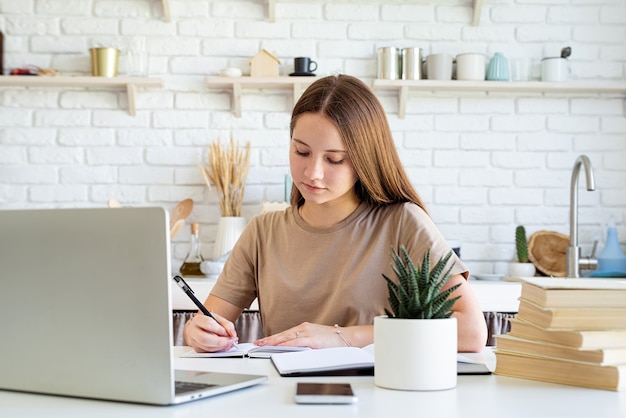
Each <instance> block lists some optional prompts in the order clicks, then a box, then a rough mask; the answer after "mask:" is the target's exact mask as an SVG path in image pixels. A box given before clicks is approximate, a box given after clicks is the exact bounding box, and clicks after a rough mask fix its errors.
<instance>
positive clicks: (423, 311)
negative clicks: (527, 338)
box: [374, 246, 460, 390]
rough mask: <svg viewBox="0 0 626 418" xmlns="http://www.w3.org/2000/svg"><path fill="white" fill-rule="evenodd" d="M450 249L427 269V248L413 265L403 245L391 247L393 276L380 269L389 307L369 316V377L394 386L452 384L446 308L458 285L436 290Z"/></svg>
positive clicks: (453, 327) (452, 336) (450, 321)
mask: <svg viewBox="0 0 626 418" xmlns="http://www.w3.org/2000/svg"><path fill="white" fill-rule="evenodd" d="M451 255H452V251H450V252H449V253H448V254H447V255H446V256H444V257H442V258H441V259H440V260H439V261H438V262H437V263H436V264H435V265H434V266H433V267H432V268H431V263H430V249H429V250H428V251H427V252H426V254H425V255H424V258H423V260H422V263H421V264H420V265H418V266H415V264H414V263H413V262H412V261H411V258H410V256H409V253H408V251H407V250H406V248H405V247H404V246H402V247H401V248H400V254H398V252H397V251H395V249H394V251H393V254H392V259H393V271H394V273H395V274H396V276H397V279H398V280H397V281H394V280H391V279H390V278H389V277H387V276H385V275H384V274H383V278H384V279H385V281H386V282H387V288H388V290H389V304H390V306H391V311H389V310H386V313H387V315H386V316H378V317H376V318H374V351H375V358H376V361H375V367H374V381H375V383H376V385H377V386H380V387H384V388H388V389H399V390H442V389H451V388H453V387H455V386H456V380H457V367H456V356H457V322H456V318H453V317H452V316H451V315H452V307H453V306H454V303H455V302H456V300H457V299H458V298H459V297H460V296H456V297H451V294H452V293H453V292H454V291H455V290H456V289H457V288H458V287H459V286H460V284H457V285H454V286H452V287H450V288H448V289H447V290H444V291H442V290H441V289H442V288H443V286H444V285H445V284H446V283H447V282H448V280H449V279H450V277H451V274H450V271H451V269H452V266H451V267H449V268H447V269H446V265H447V264H448V261H449V260H450V257H451Z"/></svg>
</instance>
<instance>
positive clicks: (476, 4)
mask: <svg viewBox="0 0 626 418" xmlns="http://www.w3.org/2000/svg"><path fill="white" fill-rule="evenodd" d="M472 6H473V8H474V10H473V12H472V25H474V26H478V25H479V24H480V13H481V12H482V9H483V0H473V3H472Z"/></svg>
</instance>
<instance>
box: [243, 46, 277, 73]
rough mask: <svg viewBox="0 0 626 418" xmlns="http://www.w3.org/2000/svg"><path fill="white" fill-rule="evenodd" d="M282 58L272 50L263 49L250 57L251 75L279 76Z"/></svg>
mask: <svg viewBox="0 0 626 418" xmlns="http://www.w3.org/2000/svg"><path fill="white" fill-rule="evenodd" d="M279 67H280V60H279V59H278V58H277V57H276V56H275V55H274V54H272V53H271V52H269V51H267V50H265V49H262V50H261V51H260V52H259V53H258V54H256V55H255V56H254V57H252V58H251V59H250V76H251V77H278V75H279Z"/></svg>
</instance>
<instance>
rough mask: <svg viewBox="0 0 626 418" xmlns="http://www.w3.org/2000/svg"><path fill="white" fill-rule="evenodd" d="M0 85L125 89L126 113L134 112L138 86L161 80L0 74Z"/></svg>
mask: <svg viewBox="0 0 626 418" xmlns="http://www.w3.org/2000/svg"><path fill="white" fill-rule="evenodd" d="M0 87H28V88H39V87H85V88H111V89H126V93H127V94H128V113H129V114H130V115H131V116H135V114H136V106H135V103H136V102H135V99H136V95H137V89H138V88H151V87H154V88H161V87H163V80H162V79H160V78H152V77H92V76H76V77H72V76H0Z"/></svg>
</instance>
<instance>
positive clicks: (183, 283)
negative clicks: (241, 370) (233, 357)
mask: <svg viewBox="0 0 626 418" xmlns="http://www.w3.org/2000/svg"><path fill="white" fill-rule="evenodd" d="M173 279H174V281H175V282H176V284H178V287H180V288H181V289H183V292H185V294H186V295H187V296H189V299H191V301H192V302H193V303H195V304H196V306H197V307H198V309H200V311H202V313H203V314H205V315H206V316H208V317H209V318H212V319H213V320H214V321H215V322H217V323H218V324H219V322H218V321H217V319H215V317H214V316H213V314H212V313H211V312H209V310H208V309H207V308H206V306H204V305H203V304H202V302H200V301H199V300H198V298H197V297H196V295H194V293H193V290H192V289H191V287H189V285H188V284H187V282H186V281H185V279H183V278H182V277H181V276H174V277H173ZM220 325H221V324H220ZM234 346H235V347H237V344H236V343H235V344H234Z"/></svg>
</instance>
